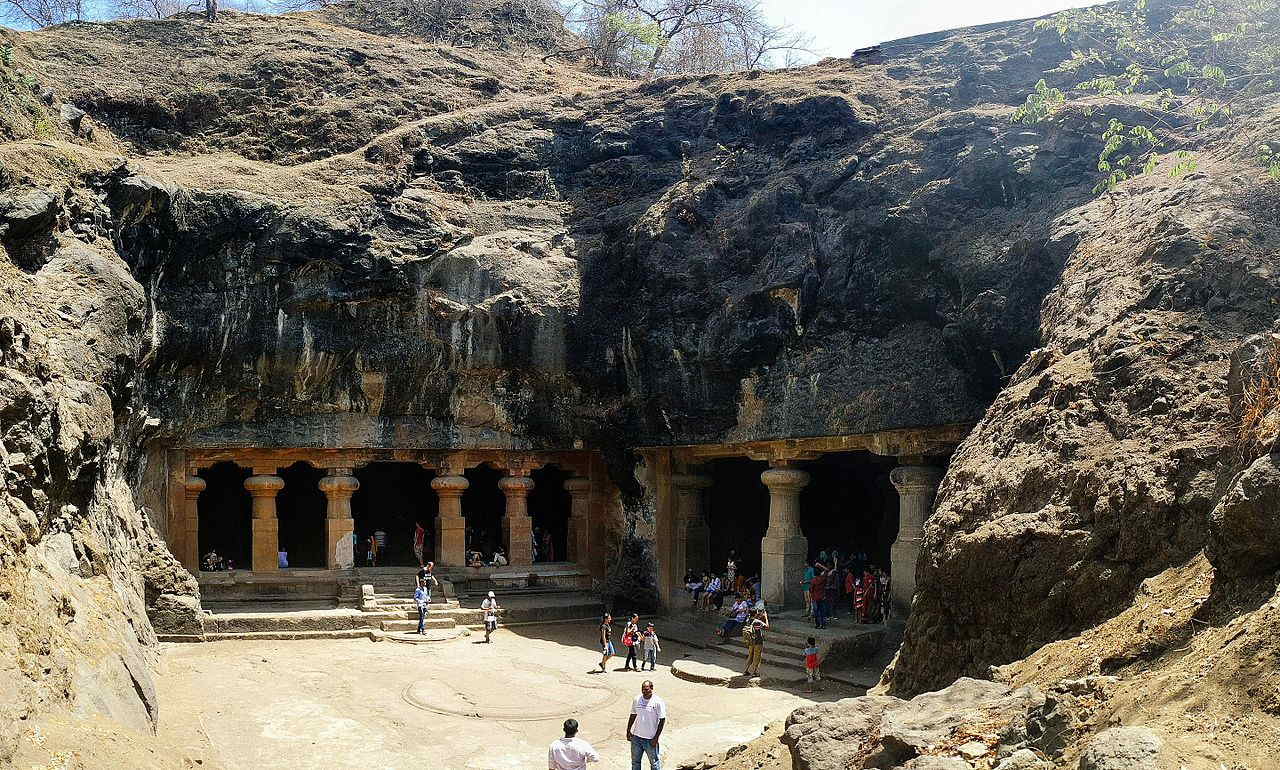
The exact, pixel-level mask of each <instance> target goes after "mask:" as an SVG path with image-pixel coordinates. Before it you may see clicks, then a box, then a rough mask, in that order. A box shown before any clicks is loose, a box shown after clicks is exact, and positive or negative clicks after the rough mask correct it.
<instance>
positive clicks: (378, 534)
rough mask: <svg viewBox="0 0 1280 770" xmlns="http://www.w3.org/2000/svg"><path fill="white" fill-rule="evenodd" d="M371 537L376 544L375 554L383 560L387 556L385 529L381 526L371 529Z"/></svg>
mask: <svg viewBox="0 0 1280 770" xmlns="http://www.w3.org/2000/svg"><path fill="white" fill-rule="evenodd" d="M373 539H374V542H376V543H377V544H378V548H377V551H376V554H377V555H378V556H381V557H382V559H383V560H384V561H385V560H386V558H387V531H386V530H385V529H383V528H382V527H378V528H377V529H375V530H374V531H373Z"/></svg>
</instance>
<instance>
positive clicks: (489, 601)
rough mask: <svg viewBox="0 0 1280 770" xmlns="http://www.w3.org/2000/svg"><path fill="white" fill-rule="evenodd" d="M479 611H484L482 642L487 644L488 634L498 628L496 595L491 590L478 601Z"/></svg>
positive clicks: (488, 640)
mask: <svg viewBox="0 0 1280 770" xmlns="http://www.w3.org/2000/svg"><path fill="white" fill-rule="evenodd" d="M480 611H481V612H483V613H484V643H485V644H489V642H490V639H489V635H490V634H492V633H493V632H494V631H497V630H498V597H497V596H494V594H493V591H490V592H489V596H488V597H487V598H486V599H485V600H484V601H483V602H480Z"/></svg>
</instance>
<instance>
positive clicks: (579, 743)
mask: <svg viewBox="0 0 1280 770" xmlns="http://www.w3.org/2000/svg"><path fill="white" fill-rule="evenodd" d="M577 735H578V720H576V719H566V720H564V737H563V738H558V739H556V740H554V741H552V742H551V748H550V749H548V750H547V768H548V770H587V763H588V762H599V761H600V755H599V754H597V753H596V750H595V749H594V748H592V746H591V744H590V743H587V742H586V741H584V740H582V739H581V738H579V737H577Z"/></svg>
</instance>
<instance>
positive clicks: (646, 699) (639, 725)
mask: <svg viewBox="0 0 1280 770" xmlns="http://www.w3.org/2000/svg"><path fill="white" fill-rule="evenodd" d="M666 726H667V704H666V702H665V701H663V700H662V698H660V697H658V696H657V695H655V694H654V692H653V681H652V680H649V679H646V680H644V682H643V683H641V685H640V694H639V695H637V696H636V699H635V700H634V701H632V702H631V716H630V717H628V718H627V740H628V741H630V743H631V770H640V757H641V756H646V755H647V756H648V757H649V767H650V770H662V763H661V761H660V760H659V759H658V757H659V755H660V754H661V751H660V747H659V746H658V740H659V738H661V737H662V730H663V728H665V727H666Z"/></svg>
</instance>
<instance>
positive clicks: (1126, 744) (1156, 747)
mask: <svg viewBox="0 0 1280 770" xmlns="http://www.w3.org/2000/svg"><path fill="white" fill-rule="evenodd" d="M1163 746H1164V742H1163V741H1161V740H1160V737H1159V736H1158V735H1156V734H1155V733H1154V732H1152V731H1151V730H1150V729H1148V728H1146V727H1113V728H1111V729H1110V730H1103V731H1102V732H1100V733H1098V735H1097V736H1096V737H1094V739H1093V740H1091V741H1090V742H1089V745H1088V746H1087V747H1086V748H1085V750H1084V753H1083V754H1081V755H1080V765H1079V768H1080V770H1159V767H1160V764H1159V759H1160V750H1161V749H1162V748H1163Z"/></svg>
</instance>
